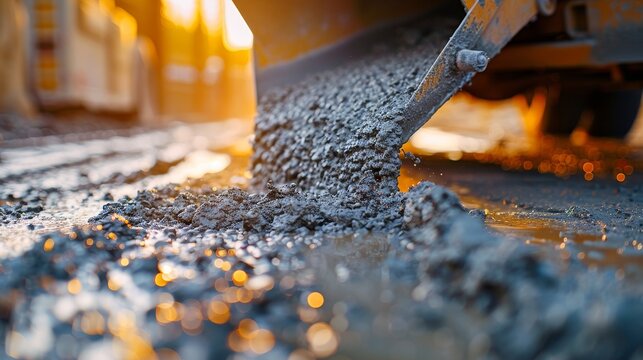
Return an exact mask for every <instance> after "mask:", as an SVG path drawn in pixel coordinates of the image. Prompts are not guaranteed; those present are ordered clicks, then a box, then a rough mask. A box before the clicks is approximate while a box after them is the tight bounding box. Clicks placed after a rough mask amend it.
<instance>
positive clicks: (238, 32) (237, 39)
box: [223, 0, 253, 51]
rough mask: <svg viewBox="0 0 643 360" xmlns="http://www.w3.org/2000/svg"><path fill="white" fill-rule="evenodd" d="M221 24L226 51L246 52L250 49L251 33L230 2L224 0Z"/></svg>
mask: <svg viewBox="0 0 643 360" xmlns="http://www.w3.org/2000/svg"><path fill="white" fill-rule="evenodd" d="M223 22H224V28H223V31H224V44H225V46H226V48H227V49H228V50H230V51H235V50H247V49H250V48H251V47H252V41H253V36H252V31H250V28H249V27H248V24H246V21H245V20H243V17H242V16H241V13H239V10H238V9H237V7H236V6H235V5H234V3H233V2H232V0H225V3H224V18H223Z"/></svg>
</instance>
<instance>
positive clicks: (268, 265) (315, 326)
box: [0, 26, 643, 359]
mask: <svg viewBox="0 0 643 360" xmlns="http://www.w3.org/2000/svg"><path fill="white" fill-rule="evenodd" d="M430 27H431V26H429V28H428V29H430ZM411 30H413V34H416V35H415V36H410V37H409V36H402V37H401V39H404V41H402V42H401V43H398V44H397V45H396V46H400V48H399V49H398V50H396V51H392V50H391V49H388V51H383V50H382V49H380V51H381V52H380V53H379V54H377V55H376V56H373V57H370V58H367V59H365V60H362V61H358V62H356V63H352V64H347V65H346V66H345V67H343V68H341V69H339V70H337V71H333V72H329V73H325V74H323V75H320V76H319V77H316V78H313V79H309V80H308V81H307V82H306V83H304V84H302V85H301V86H300V87H296V88H289V89H283V90H281V91H277V92H275V93H273V94H271V95H269V96H268V97H267V98H264V99H262V107H261V115H260V117H259V118H258V120H257V130H256V132H255V139H254V150H255V152H254V155H253V157H252V159H251V161H252V169H253V172H254V177H253V178H252V180H250V182H249V183H248V181H247V178H246V177H245V176H244V175H245V174H244V171H243V170H242V169H243V167H241V169H236V170H232V171H231V172H230V173H227V174H226V175H225V176H221V174H219V176H217V175H216V174H215V175H213V176H201V178H200V179H197V180H185V181H183V179H185V177H183V178H182V179H180V180H178V181H179V184H172V185H165V184H166V183H167V182H170V181H172V180H171V178H168V177H164V176H163V175H164V174H165V173H171V171H172V170H173V169H177V168H179V167H180V166H181V164H184V163H185V162H186V160H185V159H189V158H190V156H192V155H191V154H194V153H197V154H198V153H199V152H201V153H202V152H203V151H205V149H203V148H199V147H198V146H197V147H196V148H195V147H193V146H188V147H187V148H186V149H187V150H186V151H185V152H182V151H178V150H177V151H172V152H170V153H171V155H172V156H170V157H169V158H165V157H163V156H160V155H159V154H160V153H159V152H157V151H161V150H160V149H163V148H167V146H168V145H169V144H172V143H175V142H174V141H159V142H158V144H159V145H158V148H156V147H152V148H153V149H156V150H155V151H152V154H154V156H151V157H150V159H151V160H150V161H149V162H148V163H146V165H145V166H144V168H145V169H147V170H143V172H142V173H141V172H140V168H141V167H142V166H141V165H140V164H139V163H137V165H130V166H131V167H129V166H126V167H125V168H126V169H129V170H134V171H127V173H129V174H130V175H128V174H123V176H121V177H119V176H114V175H113V174H114V173H118V172H123V168H119V167H118V166H119V165H114V166H116V168H115V169H117V170H106V173H100V174H98V176H97V178H98V179H107V180H105V181H89V182H87V183H93V184H101V186H96V187H95V188H100V189H101V190H104V189H109V193H110V194H109V195H108V194H106V193H102V194H100V196H101V197H102V198H105V197H106V196H107V197H108V198H109V197H114V198H115V199H118V200H116V201H113V202H109V203H108V204H106V205H104V206H103V207H102V210H101V211H99V210H98V209H97V210H96V211H95V212H94V213H93V214H92V215H95V216H94V217H92V218H91V220H90V221H89V224H84V222H83V221H73V222H74V223H75V224H77V225H78V224H80V226H77V227H71V228H70V227H66V226H61V227H59V228H57V229H51V230H59V231H58V232H51V231H47V232H45V233H44V234H43V236H42V237H41V238H40V240H38V241H37V242H36V243H35V244H34V246H33V248H32V249H30V250H27V251H25V252H23V253H22V255H21V256H19V257H9V258H7V259H5V260H4V261H3V262H2V266H1V268H0V269H1V271H2V273H3V276H2V278H1V280H0V288H1V289H2V290H3V293H4V294H7V295H6V296H4V297H3V301H2V307H1V309H2V312H1V313H2V314H3V315H2V316H3V317H2V322H1V324H2V326H1V327H0V332H2V333H3V334H2V335H3V337H5V338H6V342H4V346H5V351H6V352H7V353H8V354H9V355H10V356H13V357H17V358H76V357H79V358H92V359H94V358H100V357H101V356H102V357H108V358H110V357H119V358H121V357H123V358H124V357H151V356H157V357H161V358H172V356H176V355H179V356H181V357H182V358H190V359H198V358H226V357H231V356H233V355H234V354H237V355H239V356H242V357H264V358H275V359H281V358H288V357H289V356H292V357H293V358H315V357H318V358H323V357H327V356H331V355H337V356H341V355H344V356H347V357H349V358H392V357H395V358H426V357H439V358H536V357H562V358H575V357H578V358H597V359H602V358H629V357H631V356H632V355H633V354H635V353H636V352H637V351H640V348H641V346H642V345H643V338H641V334H640V333H639V332H638V331H637V329H638V324H640V322H641V320H642V319H643V306H642V302H641V292H640V289H639V288H637V287H636V286H634V285H633V284H629V283H626V282H624V281H622V277H620V276H619V273H618V271H617V269H612V268H607V269H598V268H597V269H591V268H588V267H587V266H585V265H584V264H583V263H582V262H581V261H580V260H579V259H578V258H576V257H569V258H567V259H565V260H564V261H563V260H561V259H560V257H559V256H558V255H557V253H556V250H554V249H547V248H542V247H534V246H530V245H528V244H525V243H524V242H522V241H516V240H515V239H511V238H507V237H503V236H500V235H498V234H496V233H493V232H490V231H489V230H488V229H487V228H486V227H485V226H484V223H483V221H482V219H481V218H480V217H476V216H474V215H471V214H469V210H468V209H466V208H465V207H463V206H462V205H461V203H460V200H459V199H458V198H457V197H456V195H455V194H454V193H453V192H451V191H449V190H447V189H445V188H443V187H440V186H438V185H435V184H433V183H426V182H425V183H421V184H419V185H417V186H416V187H413V188H412V189H410V190H409V191H408V192H407V193H402V192H399V191H398V176H399V174H400V165H401V160H400V159H399V151H398V150H399V147H400V146H401V145H402V144H401V141H400V140H399V136H400V132H399V131H398V129H397V127H396V125H397V122H398V120H399V119H398V118H397V116H396V115H397V109H398V104H400V103H403V101H402V100H403V96H404V94H407V95H408V93H409V89H408V88H406V87H405V86H404V85H405V84H406V82H407V81H408V82H412V81H414V80H415V79H417V78H418V76H421V72H417V73H416V72H415V71H414V69H415V68H416V67H417V66H418V65H417V64H418V63H421V62H422V61H429V60H430V56H427V53H431V52H432V53H433V54H434V55H435V53H436V52H437V49H439V46H440V45H439V42H440V41H438V40H442V41H444V40H446V37H442V36H440V33H439V32H438V33H436V32H434V31H429V30H427V31H426V32H421V31H420V32H419V33H418V32H417V29H411ZM403 31H404V30H403ZM406 31H409V30H408V29H407V30H406ZM445 34H448V32H445ZM409 39H410V40H409ZM408 41H411V43H410V44H409V43H407V42H408ZM411 45H413V46H411ZM389 46H390V44H389ZM383 74H384V75H386V76H389V77H390V78H391V79H387V78H386V77H382V76H383ZM396 80H399V82H397V83H396ZM378 81H379V82H378ZM409 88H412V86H409ZM364 89H368V90H369V91H365V90H364ZM371 89H372V90H373V92H372V95H369V94H371V93H370V90H371ZM411 92H412V90H411ZM370 96H374V97H373V98H369V97H370ZM396 97H400V98H396ZM372 102H375V103H372ZM160 135H163V133H161V134H160ZM175 136H176V135H175ZM175 136H170V139H173V138H175ZM232 137H234V136H233V135H230V138H232ZM127 142H128V144H136V143H138V142H133V141H131V139H130V141H127ZM208 143H209V142H208ZM190 144H192V143H191V142H190ZM219 146H221V144H219ZM85 148H86V149H92V148H93V147H92V146H88V145H87V144H85V146H84V147H81V149H85ZM107 148H109V146H104V147H100V149H102V150H100V151H98V153H99V155H96V156H97V159H100V160H101V161H104V159H103V158H104V157H106V158H110V159H111V158H112V157H111V156H112V155H111V154H110V152H108V151H107ZM124 148H125V149H127V148H129V145H128V146H124ZM145 148H146V149H149V147H145ZM207 149H209V147H208V148H207ZM219 149H221V148H219ZM33 150H35V149H32V151H33ZM112 150H113V149H112ZM208 151H210V152H211V150H208ZM143 153H145V152H143ZM64 154H65V155H66V156H71V155H72V154H75V152H69V151H65V152H64ZM106 154H110V155H109V156H107V155H106ZM139 154H140V152H139ZM177 154H179V156H177ZM228 156H230V155H228ZM8 158H9V159H11V158H12V157H8ZM27 158H29V157H27ZM31 158H33V155H32V157H31ZM139 158H140V155H139V156H136V159H139ZM89 159H91V160H90V161H89V162H88V164H92V163H94V164H93V166H92V165H88V168H89V169H93V168H94V167H95V165H96V164H95V161H96V160H93V159H92V158H91V157H89ZM197 159H199V158H198V157H197ZM159 160H160V161H159ZM200 160H202V161H195V162H193V163H188V166H187V167H188V168H192V167H193V166H195V163H196V164H200V163H215V161H213V159H210V160H208V158H205V160H204V158H201V159H200ZM233 160H234V161H233ZM239 161H241V162H242V161H243V160H242V159H238V158H237V159H235V158H234V157H231V158H229V162H227V163H226V164H225V165H224V166H222V168H228V167H230V166H231V164H233V163H237V164H238V162H239ZM71 162H72V161H71V160H65V161H63V164H61V166H60V167H57V166H56V165H55V164H47V165H44V166H43V168H44V169H43V171H44V174H48V175H49V177H50V176H51V175H52V174H56V172H58V171H63V173H62V174H63V175H58V176H55V177H54V178H55V179H64V180H62V181H61V180H52V182H53V183H54V184H57V185H58V186H59V187H60V188H62V189H63V190H61V191H60V192H61V193H62V194H65V195H64V196H63V197H62V199H68V200H69V201H70V202H71V203H72V204H74V206H76V207H79V208H86V206H85V205H84V204H83V201H84V200H80V201H79V200H72V198H73V196H77V195H80V196H83V195H85V196H86V194H87V193H85V191H87V190H82V191H79V189H83V188H82V187H83V186H84V185H85V184H86V182H85V181H84V180H80V179H82V178H86V177H89V178H90V179H92V178H93V177H94V175H93V174H92V173H90V174H88V176H79V174H78V173H76V174H74V175H73V176H65V175H64V171H70V170H73V171H78V168H77V167H75V166H78V167H80V169H82V168H83V166H84V165H82V164H84V163H85V162H83V161H82V160H81V159H76V160H75V162H76V163H77V164H78V165H75V166H74V167H71V168H69V167H66V166H65V165H64V164H67V163H71ZM115 163H116V164H122V163H123V161H122V159H119V160H117V161H115ZM159 164H161V165H159ZM167 164H173V165H172V166H169V165H167ZM9 165H11V163H9ZM12 166H13V167H12ZM132 167H133V169H132ZM7 169H8V170H7V175H6V177H7V179H8V180H6V181H7V184H8V183H10V182H11V184H13V185H11V187H9V189H13V190H11V192H12V193H14V194H13V197H14V198H16V199H17V198H22V197H24V196H23V195H24V194H28V191H29V186H27V187H21V186H23V185H22V184H21V181H19V179H20V178H23V177H22V176H14V177H12V175H13V174H21V173H25V172H29V175H28V176H24V178H27V179H33V181H41V180H46V179H47V178H48V176H45V177H42V176H40V175H38V174H37V173H36V172H34V169H33V165H32V166H27V167H24V168H21V167H20V164H15V165H11V166H8V167H7ZM108 169H109V167H108ZM159 169H162V170H163V171H160V170H159ZM210 171H211V172H216V169H210ZM205 172H207V169H206V171H205ZM132 174H133V175H132ZM182 174H186V172H182ZM200 175H201V174H199V173H194V174H192V176H200ZM68 179H71V181H70V180H68ZM146 179H150V181H146ZM235 179H236V180H235ZM244 179H246V180H244ZM157 181H158V182H157ZM128 182H132V183H133V184H134V185H136V187H134V188H132V187H130V186H131V185H132V184H128ZM103 185H105V187H103ZM154 185H160V186H158V187H157V188H155V189H148V190H142V191H139V192H137V193H135V194H133V193H129V194H121V193H119V190H121V186H125V188H127V189H129V190H134V192H136V190H137V189H142V188H145V187H149V186H154ZM235 185H236V187H235ZM32 187H35V188H38V186H36V185H34V186H32ZM92 192H93V191H92ZM122 195H129V196H125V197H122ZM5 199H6V200H5V201H14V200H12V199H9V197H8V195H7V196H5ZM60 199H61V198H58V199H57V200H58V201H51V202H49V201H44V203H45V206H44V209H43V210H42V211H41V212H40V213H39V214H38V215H36V217H41V216H42V213H45V212H47V211H48V209H50V210H49V211H51V209H53V210H56V209H57V210H58V211H59V210H60V209H61V206H60V205H59V202H60ZM38 201H40V200H38ZM104 202H105V200H97V199H94V201H92V202H91V203H92V204H101V203H104ZM27 203H29V202H27ZM52 203H53V204H52ZM65 213H66V214H70V213H72V214H74V213H76V211H75V210H71V211H69V210H68V211H67V212H65ZM12 216H13V215H12ZM6 221H8V222H9V224H10V225H11V224H14V225H15V226H25V222H24V220H23V219H22V217H20V218H18V217H16V216H13V217H9V216H7V217H6ZM53 223H54V224H59V222H58V221H56V220H55V221H53ZM3 238H12V235H9V234H8V233H7V235H5V236H3Z"/></svg>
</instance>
